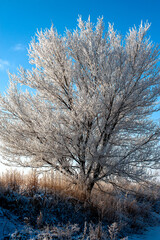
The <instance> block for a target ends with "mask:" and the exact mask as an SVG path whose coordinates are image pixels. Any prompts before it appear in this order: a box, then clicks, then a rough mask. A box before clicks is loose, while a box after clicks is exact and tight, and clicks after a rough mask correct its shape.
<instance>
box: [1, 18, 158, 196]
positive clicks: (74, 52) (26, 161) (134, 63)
mask: <svg viewBox="0 0 160 240" xmlns="http://www.w3.org/2000/svg"><path fill="white" fill-rule="evenodd" d="M149 27H150V25H149V24H148V23H146V24H141V25H140V26H139V28H138V29H137V28H136V27H134V28H132V29H130V30H129V32H128V33H127V34H126V36H125V37H124V38H122V37H121V35H120V34H118V33H117V32H116V31H115V30H114V28H113V25H111V24H109V28H108V31H105V29H104V24H103V19H102V18H101V19H98V21H97V24H96V25H93V24H92V23H91V21H90V19H88V21H86V22H84V21H83V20H82V19H81V18H79V19H78V27H77V29H76V30H75V31H73V32H71V31H66V33H65V34H64V35H63V36H61V35H59V34H58V33H57V31H56V30H55V29H54V28H53V27H51V29H48V30H45V31H44V32H43V31H40V32H38V33H37V35H36V38H35V39H34V40H32V42H31V44H30V48H29V57H30V64H32V65H33V68H32V70H25V69H23V68H20V69H19V72H18V74H10V75H9V77H10V86H9V89H8V91H7V92H6V94H5V95H2V96H1V97H0V107H1V108H0V118H1V121H0V141H1V151H2V153H3V157H5V160H7V161H8V163H9V164H11V163H15V164H18V165H22V166H32V167H38V168H41V167H49V168H52V169H55V170H57V171H60V172H61V173H63V174H65V175H66V176H69V177H70V178H72V180H73V181H75V182H80V183H81V184H82V185H84V186H85V187H86V190H87V191H88V193H90V192H91V191H92V188H93V186H94V184H95V183H98V182H99V181H106V182H112V181H113V180H114V178H117V177H120V178H125V179H128V180H133V181H138V182H139V181H144V180H145V179H146V177H147V169H149V168H152V169H153V168H157V167H159V162H160V153H159V146H158V143H159V126H158V125H157V124H156V123H155V122H154V121H152V120H151V115H152V114H153V113H154V112H156V111H158V110H159V107H158V104H157V99H158V97H159V96H160V69H159V67H158V61H159V49H158V47H157V46H156V45H154V44H153V43H152V42H151V41H150V39H149V38H148V37H147V36H146V34H147V31H148V29H149ZM23 86H27V89H29V90H28V91H27V90H26V88H25V90H24V87H23ZM31 89H33V91H32V90H31Z"/></svg>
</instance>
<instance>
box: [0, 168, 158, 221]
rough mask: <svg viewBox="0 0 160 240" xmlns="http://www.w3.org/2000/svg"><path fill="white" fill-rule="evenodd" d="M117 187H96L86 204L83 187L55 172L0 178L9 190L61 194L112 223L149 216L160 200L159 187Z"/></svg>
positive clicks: (9, 174) (10, 174)
mask: <svg viewBox="0 0 160 240" xmlns="http://www.w3.org/2000/svg"><path fill="white" fill-rule="evenodd" d="M118 184H119V186H118V188H116V187H115V186H114V185H112V184H109V183H103V182H101V183H99V184H98V185H95V187H94V189H93V191H92V194H91V198H90V201H88V202H87V201H85V200H86V199H85V193H84V191H83V189H82V187H81V186H80V185H78V184H77V185H76V184H73V183H72V182H71V181H70V179H67V178H66V177H64V176H62V175H61V174H59V173H57V172H54V171H51V172H45V173H43V174H41V175H39V174H38V172H37V171H36V170H32V171H31V172H30V173H28V174H24V173H20V172H18V171H15V170H14V171H9V172H5V173H2V174H1V176H0V186H1V188H2V187H3V188H10V189H12V190H16V191H19V192H22V191H24V190H25V191H27V192H28V194H30V195H31V196H32V195H33V194H34V193H35V192H37V191H43V192H44V193H51V194H53V195H56V194H58V195H61V196H62V197H63V198H64V199H66V200H69V201H71V202H72V203H75V204H77V203H78V202H81V203H84V204H85V207H86V208H87V207H89V208H91V207H92V208H93V209H96V211H97V212H98V215H99V220H100V221H101V220H102V219H103V218H104V217H107V220H108V221H109V222H113V220H114V221H115V220H117V221H119V220H120V219H119V218H120V215H121V216H122V215H125V216H128V217H131V218H133V219H134V218H137V217H138V216H142V217H144V218H145V217H148V216H149V213H150V211H151V208H152V206H153V204H154V203H155V202H156V201H157V200H158V199H160V196H159V192H160V191H159V189H160V187H159V186H157V187H154V188H146V187H144V186H141V185H140V184H135V183H128V182H124V181H122V182H119V183H118ZM120 188H121V189H123V191H121V190H120ZM124 189H127V190H124ZM142 202H144V204H142ZM120 213H121V214H120Z"/></svg>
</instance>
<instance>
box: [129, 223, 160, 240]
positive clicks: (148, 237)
mask: <svg viewBox="0 0 160 240" xmlns="http://www.w3.org/2000/svg"><path fill="white" fill-rule="evenodd" d="M128 240H160V226H156V227H149V228H147V230H146V231H145V232H144V233H143V234H135V235H133V236H131V237H129V238H128Z"/></svg>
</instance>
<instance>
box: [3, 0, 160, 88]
mask: <svg viewBox="0 0 160 240" xmlns="http://www.w3.org/2000/svg"><path fill="white" fill-rule="evenodd" d="M78 15H82V18H83V19H84V20H87V18H88V16H89V15H90V17H91V21H92V22H96V19H97V18H98V17H99V16H102V15H103V17H104V22H105V25H106V27H108V26H107V25H108V22H111V23H114V25H115V28H116V29H117V30H118V31H119V32H120V33H121V34H122V35H125V33H126V31H128V29H129V27H132V26H134V24H135V25H136V26H138V25H139V24H140V22H141V20H143V21H144V22H145V21H146V20H148V21H149V22H150V23H151V24H152V25H151V29H150V32H149V34H150V36H151V39H152V40H153V41H154V42H155V43H160V1H159V0H133V1H130V0H112V1H111V0H92V1H91V0H88V1H87V0H85V1H84V0H81V1H76V0H73V1H71V0H65V1H62V0H59V1H58V0H56V1H54V0H0V92H3V91H4V90H5V88H6V87H7V83H8V76H7V73H6V70H7V69H9V70H10V71H11V72H16V69H17V67H18V66H19V65H22V66H23V67H25V68H28V67H29V64H28V56H27V50H26V49H27V48H28V44H29V42H30V41H31V39H32V37H34V35H35V33H36V31H37V29H41V28H42V29H45V28H50V26H51V24H52V23H53V24H54V26H55V27H56V28H57V30H58V32H60V33H63V32H64V31H65V27H67V28H68V29H74V28H75V27H76V25H77V18H78Z"/></svg>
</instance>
